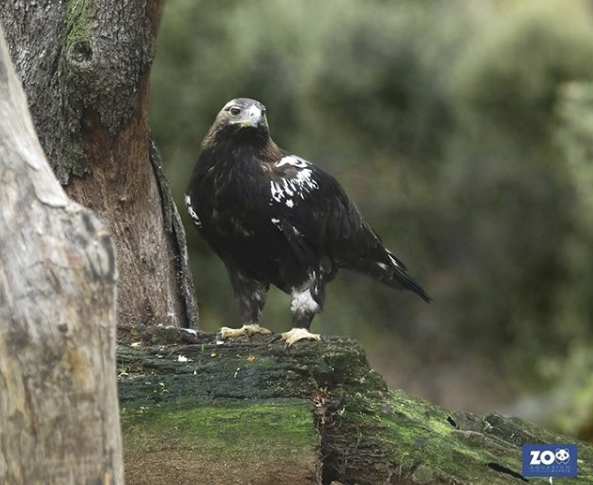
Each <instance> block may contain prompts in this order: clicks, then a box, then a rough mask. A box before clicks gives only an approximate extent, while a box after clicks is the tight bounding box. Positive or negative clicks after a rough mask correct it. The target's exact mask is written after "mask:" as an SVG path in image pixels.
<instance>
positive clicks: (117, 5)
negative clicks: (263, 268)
mask: <svg viewBox="0 0 593 485" xmlns="http://www.w3.org/2000/svg"><path fill="white" fill-rule="evenodd" d="M163 3H164V0H142V1H138V0H133V1H128V2H122V1H120V0H68V1H64V2H56V1H54V0H39V1H36V2H31V1H29V0H12V1H10V2H3V5H2V8H0V21H1V22H2V23H3V24H4V28H5V30H6V35H7V40H8V44H9V47H10V50H11V53H12V56H13V59H14V62H15V64H16V66H17V71H18V72H19V74H20V76H21V79H22V82H23V85H24V88H25V92H26V93H27V97H28V100H29V106H30V109H31V112H32V115H33V120H34V123H35V127H36V130H37V133H38V135H39V138H40V140H41V145H42V146H43V148H44V150H45V152H46V154H47V157H48V159H49V162H50V165H51V166H52V168H53V170H54V172H55V173H56V175H57V177H58V179H59V180H60V182H61V183H62V184H64V185H65V189H66V192H67V193H68V195H69V196H70V197H72V198H73V199H74V200H75V201H77V202H79V203H80V204H82V205H84V206H86V207H88V208H90V209H92V210H93V211H95V213H96V214H97V215H99V217H100V218H101V219H102V221H103V222H104V223H105V224H106V225H107V227H108V229H109V230H110V232H111V234H112V236H113V239H114V242H115V246H116V250H117V253H118V256H119V258H118V260H119V266H120V268H119V270H120V279H119V281H118V306H117V307H118V321H119V322H123V323H126V322H127V323H143V324H158V323H165V324H169V325H177V326H184V327H192V326H194V325H195V323H196V319H197V307H196V304H195V301H194V290H193V283H192V279H191V273H190V271H189V269H188V265H187V255H186V244H185V233H184V230H183V226H182V224H181V222H180V220H179V215H178V213H177V209H176V207H175V204H174V203H173V200H172V198H171V196H170V194H169V189H168V186H167V184H166V182H165V180H164V177H163V176H162V170H161V169H160V159H159V157H158V152H157V151H156V149H155V148H154V146H153V144H152V141H151V138H150V130H149V125H148V108H147V107H148V89H149V76H150V67H151V64H152V60H153V57H154V50H155V36H156V32H157V27H158V23H159V20H160V17H161V11H162V7H163Z"/></svg>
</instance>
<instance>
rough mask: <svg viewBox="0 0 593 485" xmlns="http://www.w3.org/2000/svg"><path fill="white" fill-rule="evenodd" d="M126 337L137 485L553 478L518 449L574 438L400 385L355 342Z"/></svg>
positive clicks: (123, 368) (130, 461)
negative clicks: (532, 471)
mask: <svg viewBox="0 0 593 485" xmlns="http://www.w3.org/2000/svg"><path fill="white" fill-rule="evenodd" d="M120 336H121V337H122V338H123V339H122V340H121V341H120V345H119V346H118V368H119V396H120V405H121V407H122V428H123V441H124V461H125V468H126V484H127V485H160V484H162V483H175V484H176V485H186V484H187V485H190V484H194V483H208V484H210V485H219V484H220V485H228V484H235V483H236V484H245V483H252V484H258V485H266V484H269V485H276V484H286V485H301V484H302V485H306V484H307V485H311V484H317V485H321V484H323V485H330V484H334V483H339V484H343V485H354V484H358V485H377V484H384V485H387V484H392V485H395V484H398V485H412V484H424V485H428V484H430V485H453V484H455V485H482V484H488V485H509V484H517V485H519V484H523V483H525V482H527V481H532V482H533V483H544V482H545V483H548V480H547V478H541V479H537V478H536V479H529V480H528V479H527V478H525V477H523V476H522V475H521V472H522V470H521V468H522V467H521V465H522V460H521V445H522V444H523V443H566V442H574V440H573V439H570V438H567V437H562V436H558V435H555V434H553V433H551V432H549V431H547V430H545V429H542V428H540V427H537V426H534V425H532V424H529V423H526V422H523V421H521V420H519V419H514V418H508V417H505V416H501V415H500V414H496V413H493V414H489V415H487V416H485V417H481V416H476V415H473V414H470V413H464V412H456V411H449V410H446V409H442V408H439V407H437V406H434V405H433V404H430V403H428V402H426V401H423V400H422V399H418V398H416V397H413V396H410V395H408V394H406V393H405V392H403V391H390V390H389V389H387V386H386V384H385V381H384V380H383V378H382V377H381V376H380V375H379V374H377V373H376V372H374V371H373V370H372V369H370V368H369V366H368V364H367V362H366V358H365V355H364V351H363V349H362V348H361V347H360V345H359V344H358V343H356V342H354V341H352V340H350V339H344V338H326V339H324V340H322V341H321V342H315V343H298V344H296V345H295V346H293V347H292V348H290V349H285V348H284V345H283V344H282V343H281V342H279V341H278V340H276V341H274V336H272V337H270V336H256V337H253V338H252V339H251V340H248V339H244V340H243V341H237V342H232V343H225V344H223V345H221V344H219V343H216V342H215V337H214V335H211V334H210V335H209V334H206V333H200V332H198V333H196V332H188V331H182V330H181V329H174V328H170V329H166V328H159V329H154V330H150V329H149V330H146V329H133V328H132V329H129V330H128V331H127V334H126V335H124V332H122V333H121V334H120ZM578 454H579V461H578V466H579V470H578V472H579V475H578V477H577V478H570V479H566V483H569V482H570V483H571V484H575V485H576V484H582V485H585V484H591V483H593V446H591V445H588V444H585V443H579V447H578ZM164 477H168V480H165V479H164ZM554 483H565V481H564V480H563V479H557V480H554Z"/></svg>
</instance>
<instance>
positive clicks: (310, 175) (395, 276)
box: [185, 98, 430, 345]
mask: <svg viewBox="0 0 593 485" xmlns="http://www.w3.org/2000/svg"><path fill="white" fill-rule="evenodd" d="M185 202H186V205H187V209H188V211H189V214H190V216H191V217H192V219H193V221H194V223H195V224H196V226H197V227H198V229H199V231H200V233H201V234H202V236H203V237H204V239H205V240H206V241H207V242H208V244H209V246H210V247H211V248H212V249H213V250H214V252H215V253H216V254H217V255H218V256H219V257H220V258H221V259H222V261H223V262H224V264H225V266H226V269H227V271H228V274H229V277H230V280H231V283H232V285H233V289H234V292H235V296H236V298H237V300H238V302H239V308H240V312H241V317H242V319H243V327H242V328H241V329H229V328H223V329H221V334H220V335H221V337H222V338H223V339H224V338H228V337H233V336H237V335H241V334H245V333H246V334H249V335H251V334H253V333H269V331H268V330H267V329H264V328H262V327H259V325H258V322H259V317H260V314H261V312H262V309H263V307H264V304H265V302H266V296H267V292H268V289H269V287H270V285H271V284H272V285H275V286H277V287H278V288H280V289H281V290H282V291H284V292H285V293H288V294H290V295H291V296H292V303H291V307H290V309H291V312H292V326H293V329H292V330H291V331H290V332H286V333H284V334H282V335H283V338H284V339H285V340H286V341H287V344H288V345H292V344H293V343H294V342H296V341H298V340H301V339H303V338H305V339H317V340H318V339H319V335H316V334H312V333H309V327H310V325H311V321H312V320H313V317H314V316H315V315H316V314H317V313H319V312H321V310H322V308H323V302H324V297H325V285H327V283H329V282H330V281H332V280H333V279H334V278H335V276H336V274H337V273H338V270H339V269H340V268H346V269H351V270H355V271H359V272H361V273H364V274H366V275H368V276H370V277H371V278H374V279H376V280H377V281H380V282H381V283H384V284H386V285H388V286H391V287H393V288H397V289H399V290H411V291H413V292H414V293H416V294H417V295H419V296H420V297H421V298H422V299H423V300H425V301H427V302H428V301H430V298H429V296H428V295H427V294H426V292H425V291H424V290H423V289H422V288H421V287H420V285H419V284H418V283H417V282H416V281H415V280H414V279H413V278H412V277H411V276H410V275H408V273H407V271H406V267H405V266H404V264H403V263H402V262H401V261H400V260H399V259H398V258H396V257H395V256H394V255H393V254H392V253H391V252H389V251H388V250H387V249H385V247H384V246H383V243H382V241H381V238H380V237H379V236H378V235H377V234H376V233H375V231H373V229H372V228H371V226H370V225H369V224H368V223H367V222H366V221H365V220H364V218H363V217H362V215H361V213H360V212H359V210H358V209H357V208H356V206H355V205H354V204H353V203H352V202H351V201H350V199H348V196H347V195H346V193H345V192H344V189H343V188H342V186H341V185H340V184H339V183H338V181H337V180H336V179H335V178H334V177H332V176H331V175H330V174H328V173H327V172H325V171H323V170H322V169H321V168H319V167H317V166H316V165H314V164H312V163H311V162H308V161H306V160H304V159H302V158H300V157H298V156H296V155H292V154H291V153H289V152H287V151H285V150H282V149H281V148H279V147H278V145H276V143H274V141H273V140H272V139H271V138H270V131H269V128H268V123H267V120H266V109H265V107H264V106H263V105H262V104H261V103H259V102H258V101H255V100H253V99H247V98H239V99H233V100H232V101H229V102H228V103H227V104H226V105H225V106H224V108H223V109H222V110H221V111H220V113H218V116H217V117H216V120H215V121H214V124H213V125H212V127H211V128H210V130H209V131H208V134H207V135H206V137H205V138H204V141H203V143H202V150H201V153H200V156H199V159H198V162H197V164H196V167H195V169H194V171H193V174H192V176H191V179H190V182H189V186H188V189H187V192H186V194H185Z"/></svg>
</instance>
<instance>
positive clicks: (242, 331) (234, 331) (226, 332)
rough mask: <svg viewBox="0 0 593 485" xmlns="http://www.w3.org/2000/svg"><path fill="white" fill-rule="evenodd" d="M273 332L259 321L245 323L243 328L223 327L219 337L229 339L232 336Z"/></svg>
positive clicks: (249, 335) (248, 335)
mask: <svg viewBox="0 0 593 485" xmlns="http://www.w3.org/2000/svg"><path fill="white" fill-rule="evenodd" d="M270 333H272V332H271V331H270V330H268V329H267V328H265V327H260V326H259V325H258V324H257V323H254V324H251V325H243V326H242V327H241V328H230V327H222V328H221V329H220V330H219V331H218V338H220V339H221V340H227V339H230V338H239V337H243V336H245V335H246V336H247V337H252V336H253V335H255V334H261V335H268V334H270Z"/></svg>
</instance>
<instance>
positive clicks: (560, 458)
mask: <svg viewBox="0 0 593 485" xmlns="http://www.w3.org/2000/svg"><path fill="white" fill-rule="evenodd" d="M555 456H556V463H559V464H562V465H566V464H567V463H568V462H569V461H570V453H569V452H568V450H567V449H565V448H558V449H557V450H556V454H555Z"/></svg>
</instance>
